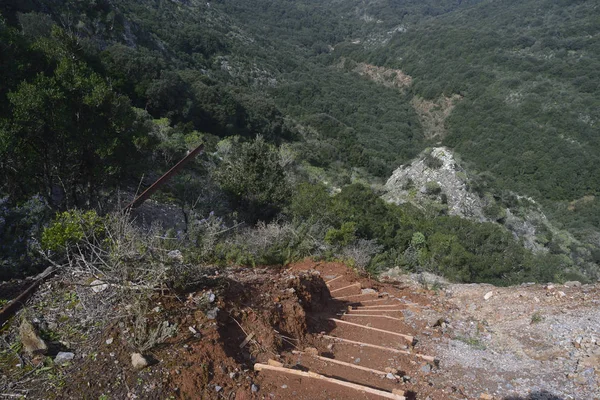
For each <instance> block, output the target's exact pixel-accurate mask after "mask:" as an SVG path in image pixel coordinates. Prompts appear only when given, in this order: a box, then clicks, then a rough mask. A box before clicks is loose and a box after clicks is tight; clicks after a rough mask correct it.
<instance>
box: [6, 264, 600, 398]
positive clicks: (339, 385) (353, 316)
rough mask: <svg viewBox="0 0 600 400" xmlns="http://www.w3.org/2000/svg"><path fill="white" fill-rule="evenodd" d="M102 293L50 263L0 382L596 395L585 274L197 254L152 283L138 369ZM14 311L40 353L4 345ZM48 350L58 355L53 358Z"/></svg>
mask: <svg viewBox="0 0 600 400" xmlns="http://www.w3.org/2000/svg"><path fill="white" fill-rule="evenodd" d="M115 293H116V292H114V288H113V287H111V286H110V285H107V287H103V288H102V290H99V289H98V288H95V287H93V286H90V277H87V276H65V275H64V274H63V275H61V274H59V275H57V276H55V277H53V278H51V279H50V280H49V281H48V282H46V283H44V284H43V285H42V286H41V288H40V289H39V290H38V292H37V293H36V294H35V295H34V296H33V298H31V299H30V300H29V302H28V303H27V305H26V307H25V309H24V310H23V311H21V312H20V314H19V315H18V316H17V317H16V318H14V319H13V320H12V323H11V324H9V325H7V326H5V327H4V328H3V330H2V332H1V336H2V337H1V339H2V340H0V344H1V346H0V347H1V350H0V351H1V353H0V356H1V357H0V394H2V395H3V396H4V397H6V396H9V397H7V398H18V397H19V396H23V397H25V398H32V399H47V398H65V399H80V398H91V399H97V398H102V399H127V398H130V399H133V398H137V399H166V398H181V399H198V398H202V399H222V398H226V399H380V398H394V399H402V398H407V399H479V398H484V399H485V398H487V399H582V400H584V399H595V398H600V393H599V389H598V376H599V373H600V364H599V361H600V338H599V332H600V325H599V324H600V322H599V321H600V315H599V314H600V308H599V305H600V304H599V303H600V296H599V292H598V288H597V287H596V286H595V285H583V286H582V285H578V284H577V283H571V284H569V285H568V286H564V285H562V286H559V285H523V286H518V287H509V288H496V287H493V286H490V285H451V284H448V283H446V282H443V281H442V280H440V279H439V278H436V277H431V276H427V275H422V276H418V277H415V276H401V277H396V278H394V279H393V280H391V279H390V280H389V281H386V282H378V281H374V280H370V279H367V278H364V277H360V276H358V275H357V274H356V273H354V272H353V271H352V270H351V269H349V268H348V267H346V266H344V265H342V264H337V263H318V262H312V261H306V262H302V263H297V264H294V265H291V266H289V268H284V269H273V268H255V269H248V268H230V269H226V270H221V271H218V270H212V271H209V270H206V271H204V272H203V275H202V279H199V280H198V283H197V284H196V285H195V287H192V288H188V290H187V291H185V292H177V291H163V292H160V291H159V292H157V293H156V296H155V297H153V298H152V303H151V304H152V307H151V308H150V309H148V310H146V313H145V314H144V315H145V316H146V318H147V324H148V326H150V327H152V326H158V325H160V324H166V325H167V326H169V327H174V328H173V329H174V331H173V334H172V335H170V336H168V337H164V338H162V340H157V343H156V344H154V345H153V346H152V347H150V348H149V349H147V350H145V351H143V354H144V356H145V357H146V358H147V360H148V361H149V365H148V366H146V367H144V368H138V369H136V368H134V367H133V365H132V362H131V355H132V353H134V352H137V351H139V343H140V340H136V337H135V336H136V335H138V336H140V335H142V336H143V333H144V330H140V327H139V326H134V325H132V324H131V323H128V322H127V321H131V319H127V315H128V313H133V312H134V310H133V309H132V307H131V306H130V305H128V304H122V303H119V302H117V301H115V299H118V297H115ZM107 315H108V317H107ZM23 318H25V319H27V320H29V321H31V322H32V323H33V325H34V326H35V327H36V328H37V329H38V330H39V331H40V334H41V336H42V337H43V339H44V340H45V341H46V342H47V343H48V344H49V346H48V351H47V352H46V353H45V354H37V355H33V356H32V355H28V354H26V353H25V352H24V351H23V349H22V348H20V347H19V346H18V344H19V342H20V339H21V338H20V332H19V321H20V320H21V319H23ZM150 331H151V330H150ZM146 333H147V332H146ZM138 339H139V338H138ZM136 346H137V347H136ZM60 351H62V352H70V353H73V358H72V359H71V360H69V361H68V362H65V363H57V362H55V361H54V360H55V359H56V355H57V354H58V352H60ZM258 370H260V371H258ZM311 374H312V375H311ZM324 379H326V380H324Z"/></svg>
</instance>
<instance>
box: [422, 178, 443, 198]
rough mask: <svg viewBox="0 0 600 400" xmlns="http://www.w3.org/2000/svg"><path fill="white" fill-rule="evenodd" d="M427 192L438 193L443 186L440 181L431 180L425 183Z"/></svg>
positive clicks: (430, 193)
mask: <svg viewBox="0 0 600 400" xmlns="http://www.w3.org/2000/svg"><path fill="white" fill-rule="evenodd" d="M425 192H426V193H427V194H429V195H438V194H440V193H441V192H442V188H441V187H440V185H439V183H437V182H434V181H429V182H427V183H426V184H425Z"/></svg>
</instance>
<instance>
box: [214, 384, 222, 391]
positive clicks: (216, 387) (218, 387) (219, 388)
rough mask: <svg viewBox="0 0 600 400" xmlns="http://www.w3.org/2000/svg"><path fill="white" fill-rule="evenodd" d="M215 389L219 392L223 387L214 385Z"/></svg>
mask: <svg viewBox="0 0 600 400" xmlns="http://www.w3.org/2000/svg"><path fill="white" fill-rule="evenodd" d="M215 390H216V391H217V392H220V391H221V390H223V387H221V386H219V385H215Z"/></svg>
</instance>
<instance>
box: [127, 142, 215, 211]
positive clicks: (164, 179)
mask: <svg viewBox="0 0 600 400" xmlns="http://www.w3.org/2000/svg"><path fill="white" fill-rule="evenodd" d="M202 150H204V143H203V144H201V145H200V146H198V147H196V148H195V149H194V150H192V151H191V152H190V153H189V154H188V155H187V156H185V157H183V159H182V160H181V161H179V162H178V163H177V164H175V166H173V168H171V169H170V170H168V171H167V172H166V173H165V174H164V175H163V176H161V177H160V178H158V180H157V181H156V182H154V183H153V184H152V185H151V186H150V187H149V188H148V189H146V190H144V192H143V193H142V194H140V195H139V196H138V197H137V198H136V199H135V200H133V201H132V202H131V203H130V204H129V205H128V206H127V207H125V208H124V209H123V211H127V210H130V209H132V208H136V207H139V206H140V205H141V204H142V203H143V202H144V201H146V200H147V199H148V198H149V197H150V196H152V194H153V193H154V192H156V191H157V190H158V189H160V188H161V187H162V186H163V185H164V184H165V183H167V181H168V180H169V179H170V178H171V177H172V176H173V175H175V174H176V173H177V172H179V170H180V169H182V168H183V166H184V165H185V164H187V163H188V162H189V161H191V160H192V159H193V158H194V157H196V156H197V155H198V154H200V153H201V152H202Z"/></svg>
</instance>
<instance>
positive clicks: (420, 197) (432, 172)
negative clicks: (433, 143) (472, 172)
mask: <svg viewBox="0 0 600 400" xmlns="http://www.w3.org/2000/svg"><path fill="white" fill-rule="evenodd" d="M385 190H386V192H387V193H386V194H385V195H384V199H385V200H386V201H389V202H391V203H395V204H402V203H406V202H412V203H414V204H416V205H419V206H425V205H430V206H431V205H436V204H437V205H438V206H440V207H444V206H447V210H448V214H450V215H456V216H460V217H465V218H473V219H476V220H479V221H485V220H486V218H485V216H484V214H483V208H484V206H485V203H484V201H483V200H482V199H481V198H480V197H479V196H477V195H476V194H474V193H471V192H470V191H469V190H468V189H467V174H466V172H465V170H464V169H463V168H462V167H461V166H460V165H459V163H458V162H457V161H456V160H455V158H454V155H453V154H452V151H451V150H450V149H448V148H446V147H435V148H433V149H431V150H426V151H425V152H423V154H421V156H420V157H419V158H418V159H416V160H415V161H413V162H412V163H411V164H408V165H404V166H401V167H400V168H398V169H397V170H395V171H394V173H393V174H392V176H391V177H390V178H389V179H388V181H387V182H386V184H385Z"/></svg>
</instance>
